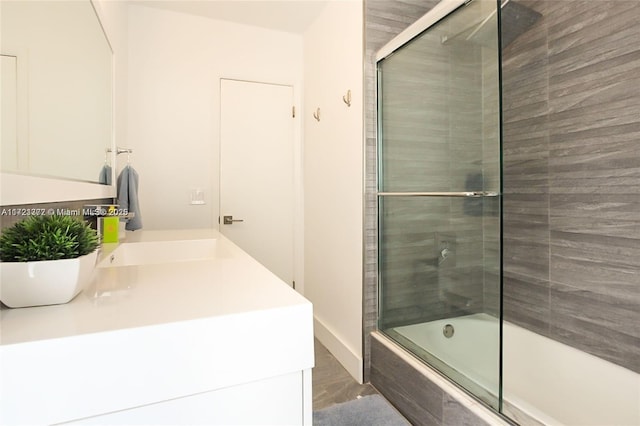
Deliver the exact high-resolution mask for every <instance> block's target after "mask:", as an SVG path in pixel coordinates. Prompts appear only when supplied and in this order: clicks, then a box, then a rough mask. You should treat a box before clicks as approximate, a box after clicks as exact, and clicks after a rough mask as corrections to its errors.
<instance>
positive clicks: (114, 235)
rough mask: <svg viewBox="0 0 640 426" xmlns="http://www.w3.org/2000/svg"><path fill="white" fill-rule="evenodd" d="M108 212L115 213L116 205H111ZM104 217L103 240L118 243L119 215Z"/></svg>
mask: <svg viewBox="0 0 640 426" xmlns="http://www.w3.org/2000/svg"><path fill="white" fill-rule="evenodd" d="M107 214H110V215H113V214H115V207H114V206H110V207H109V212H108V213H107ZM101 219H102V242H103V243H117V242H118V225H119V223H120V218H119V217H118V216H105V217H103V218H101Z"/></svg>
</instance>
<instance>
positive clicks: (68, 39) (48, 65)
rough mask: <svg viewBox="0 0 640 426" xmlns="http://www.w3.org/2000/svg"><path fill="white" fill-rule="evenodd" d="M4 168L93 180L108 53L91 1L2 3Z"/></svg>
mask: <svg viewBox="0 0 640 426" xmlns="http://www.w3.org/2000/svg"><path fill="white" fill-rule="evenodd" d="M0 8H1V11H0V17H1V20H2V22H1V25H0V30H1V34H0V41H1V43H0V49H1V53H2V56H1V58H2V70H1V72H2V74H1V76H2V86H1V94H2V96H1V97H2V104H1V108H2V109H1V111H2V117H1V119H2V122H1V128H2V132H1V137H2V139H1V140H0V146H1V147H2V151H1V158H2V172H9V173H17V174H28V175H33V176H46V177H55V178H63V179H70V180H77V181H84V182H98V181H99V176H100V172H101V169H102V167H103V165H104V164H105V162H107V161H109V159H110V158H112V156H110V155H109V156H107V155H106V150H107V149H110V148H112V51H111V47H110V46H109V43H108V41H107V38H106V36H105V34H104V32H103V29H102V26H101V25H100V21H99V19H98V16H97V14H96V11H95V10H94V8H93V5H92V3H91V2H90V1H89V0H74V1H0Z"/></svg>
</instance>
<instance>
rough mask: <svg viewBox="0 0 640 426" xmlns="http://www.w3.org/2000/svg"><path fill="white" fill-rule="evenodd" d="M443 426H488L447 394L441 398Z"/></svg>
mask: <svg viewBox="0 0 640 426" xmlns="http://www.w3.org/2000/svg"><path fill="white" fill-rule="evenodd" d="M442 404H443V414H442V425H443V426H490V425H489V423H487V422H485V421H484V420H482V419H480V418H478V416H476V415H475V414H473V413H472V412H471V411H470V410H469V409H468V408H466V407H464V406H463V405H462V404H460V403H459V402H458V401H457V400H456V399H454V398H453V397H451V396H450V395H449V394H446V393H445V394H444V397H443V402H442Z"/></svg>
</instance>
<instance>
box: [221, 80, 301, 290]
mask: <svg viewBox="0 0 640 426" xmlns="http://www.w3.org/2000/svg"><path fill="white" fill-rule="evenodd" d="M220 102H221V104H220V219H219V220H220V232H221V233H222V234H223V235H224V236H226V237H227V238H229V239H230V240H231V241H233V242H234V243H235V244H237V245H238V246H239V247H240V248H242V249H243V250H245V251H246V252H247V253H249V254H250V255H251V256H252V257H253V258H255V259H256V260H258V262H260V263H262V264H263V265H264V266H265V267H267V268H268V269H269V270H270V271H271V272H273V273H274V274H276V275H277V276H278V277H280V278H281V279H282V280H284V281H285V282H286V283H287V284H289V285H292V283H293V279H294V277H293V238H294V237H293V208H294V182H293V148H294V145H293V129H294V126H293V125H294V119H293V116H292V108H293V87H291V86H283V85H276V84H266V83H256V82H248V81H238V80H227V79H222V80H221V83H220ZM225 216H226V217H227V221H226V222H227V223H225V220H224V218H225ZM229 220H232V222H229Z"/></svg>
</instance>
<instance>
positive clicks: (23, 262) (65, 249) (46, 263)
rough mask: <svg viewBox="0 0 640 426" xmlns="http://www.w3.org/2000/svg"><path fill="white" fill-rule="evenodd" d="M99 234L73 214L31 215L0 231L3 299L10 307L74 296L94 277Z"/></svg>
mask: <svg viewBox="0 0 640 426" xmlns="http://www.w3.org/2000/svg"><path fill="white" fill-rule="evenodd" d="M98 245H99V243H98V236H97V234H96V232H95V231H94V230H93V229H91V228H90V227H89V225H88V224H87V223H86V222H85V221H83V220H81V219H79V218H76V217H73V216H62V215H48V216H29V217H28V218H26V219H25V220H22V221H20V222H18V223H16V224H15V225H13V226H11V227H9V228H6V229H5V230H3V232H2V235H1V236H0V273H1V277H0V301H2V303H4V304H5V305H7V306H9V307H11V308H19V307H26V306H41V305H56V304H61V303H67V302H69V301H71V300H72V299H73V298H74V297H75V296H76V295H78V293H80V292H81V291H82V290H83V289H84V287H85V286H86V285H87V284H88V282H89V281H90V279H91V275H92V272H93V269H94V266H95V263H96V258H97V248H98Z"/></svg>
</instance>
